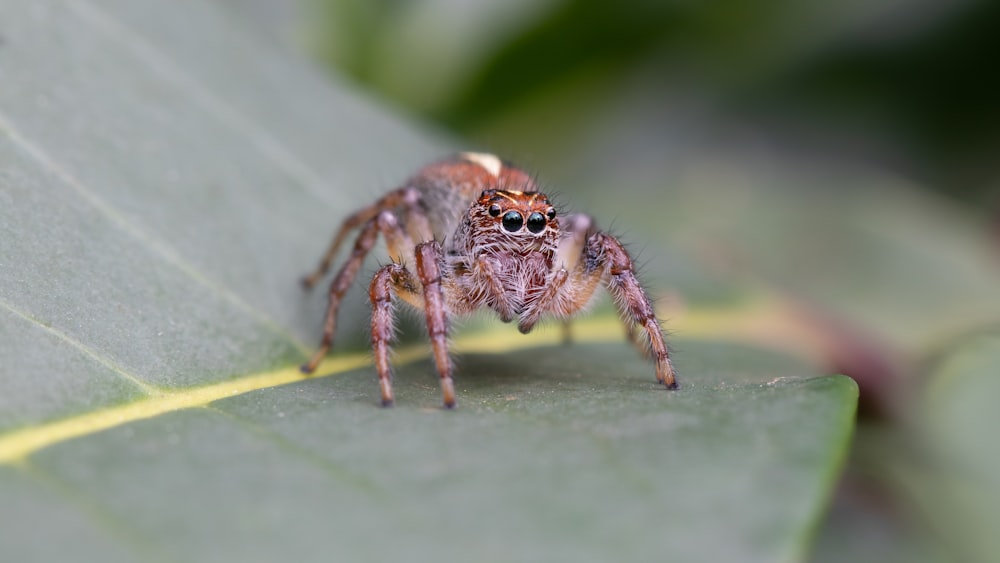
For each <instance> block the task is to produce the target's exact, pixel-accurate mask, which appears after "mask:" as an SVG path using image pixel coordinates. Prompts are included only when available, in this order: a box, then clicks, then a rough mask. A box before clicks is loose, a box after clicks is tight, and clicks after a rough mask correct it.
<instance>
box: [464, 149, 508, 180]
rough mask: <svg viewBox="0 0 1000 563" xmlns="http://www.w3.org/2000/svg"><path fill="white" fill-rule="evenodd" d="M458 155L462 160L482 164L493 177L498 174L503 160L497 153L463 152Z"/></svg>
mask: <svg viewBox="0 0 1000 563" xmlns="http://www.w3.org/2000/svg"><path fill="white" fill-rule="evenodd" d="M458 155H459V156H461V157H462V158H463V159H464V160H467V161H469V162H474V163H476V164H478V165H479V166H482V167H483V168H484V169H485V170H486V171H487V172H489V173H490V174H492V175H493V177H494V178H497V177H499V176H500V169H501V168H503V162H502V161H501V160H500V158H499V157H498V156H497V155H495V154H489V153H485V152H463V153H459V154H458Z"/></svg>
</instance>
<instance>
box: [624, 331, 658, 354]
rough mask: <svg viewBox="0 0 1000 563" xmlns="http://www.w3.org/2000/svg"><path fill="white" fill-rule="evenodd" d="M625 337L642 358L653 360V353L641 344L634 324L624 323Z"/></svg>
mask: <svg viewBox="0 0 1000 563" xmlns="http://www.w3.org/2000/svg"><path fill="white" fill-rule="evenodd" d="M625 337H626V338H628V341H629V342H630V343H631V344H632V346H633V347H635V349H636V351H637V352H639V353H640V354H642V356H643V357H644V358H649V359H653V351H652V350H650V348H649V346H646V343H645V342H643V340H642V335H641V334H639V331H638V330H637V329H636V328H635V324H633V323H625Z"/></svg>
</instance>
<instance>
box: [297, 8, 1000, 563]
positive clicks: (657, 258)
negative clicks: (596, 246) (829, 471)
mask: <svg viewBox="0 0 1000 563" xmlns="http://www.w3.org/2000/svg"><path fill="white" fill-rule="evenodd" d="M312 6H313V7H314V9H315V10H316V11H315V14H317V17H315V18H313V19H312V20H311V26H310V29H311V30H312V33H313V35H312V38H313V40H314V43H313V45H314V46H315V48H316V49H317V52H318V53H319V54H320V55H321V56H322V57H323V58H324V59H325V60H326V61H328V62H330V64H331V66H332V67H333V68H335V69H337V70H338V72H346V73H347V74H348V75H350V76H353V77H354V78H355V79H356V80H358V81H359V82H360V83H363V84H364V85H365V86H366V87H368V88H372V89H373V90H375V91H377V92H379V93H380V94H381V95H383V96H385V97H386V98H388V99H390V100H393V101H394V102H395V103H396V104H398V105H400V106H401V107H404V108H407V109H408V110H410V111H413V112H416V113H418V114H421V115H424V116H425V117H426V119H428V120H431V121H433V122H436V123H440V124H443V125H445V126H447V127H449V128H451V129H452V130H454V131H456V132H458V133H460V134H462V135H464V136H466V137H468V138H471V139H474V140H478V142H479V143H481V144H482V145H483V146H485V147H488V148H489V149H492V150H495V151H497V152H500V153H502V154H504V155H505V156H509V157H510V158H513V159H514V160H515V161H519V162H522V163H525V164H527V165H529V166H531V167H534V168H537V169H539V170H544V171H545V173H544V174H543V175H542V178H541V179H542V182H543V184H549V185H551V186H552V189H553V190H555V191H557V192H561V194H562V195H563V196H564V197H565V199H566V200H567V201H568V202H572V203H573V204H574V205H576V206H579V208H580V209H582V210H586V211H588V212H591V213H594V214H595V215H596V216H597V217H598V219H599V220H600V221H601V222H602V224H604V225H612V226H613V229H614V230H615V231H616V232H619V233H621V234H623V235H624V236H625V238H626V239H627V240H633V241H636V242H639V243H640V244H641V245H642V247H641V248H640V250H641V251H642V255H643V257H644V258H646V262H645V269H646V271H647V273H649V274H650V277H652V278H653V279H654V280H655V281H654V283H655V284H656V286H655V287H656V288H658V289H659V290H660V292H661V294H662V295H663V296H664V297H665V299H664V300H663V303H664V304H666V306H667V307H668V310H671V309H669V307H674V308H675V309H674V310H683V309H684V307H689V306H692V305H697V304H705V303H714V304H719V303H725V302H731V301H732V300H734V299H735V300H739V299H741V298H742V297H740V296H744V297H745V296H746V295H748V294H752V295H758V296H759V295H768V296H771V298H773V299H776V300H777V301H778V302H782V303H784V304H785V306H786V307H788V310H789V311H793V313H792V314H791V315H790V316H789V317H788V318H789V319H791V321H790V324H789V325H787V326H784V328H776V325H775V326H763V325H758V326H757V328H756V330H754V329H753V328H751V329H748V330H747V331H746V332H747V333H748V334H751V335H753V337H754V338H755V339H757V340H758V341H761V342H764V341H769V342H770V343H771V344H772V345H775V346H783V347H784V348H786V349H793V350H797V351H798V353H800V354H804V355H807V356H809V357H811V358H812V359H813V361H815V362H818V364H819V365H821V366H822V367H823V368H824V369H828V370H830V371H840V372H844V373H848V374H849V375H851V376H852V377H854V378H855V379H856V380H858V382H859V383H860V384H861V386H862V406H863V407H864V408H865V410H864V412H865V413H866V414H867V415H868V417H867V418H866V419H864V424H862V426H861V428H860V431H859V435H858V440H857V447H856V449H855V452H854V455H853V456H852V463H851V466H850V468H849V470H848V472H847V474H846V476H845V477H844V479H843V480H842V487H841V489H842V490H841V494H840V495H838V497H837V499H836V502H835V503H834V507H833V509H832V512H831V514H830V517H829V519H828V520H827V524H826V525H825V526H824V527H823V528H822V529H821V531H820V533H819V541H818V542H817V547H816V552H815V554H814V555H815V558H816V559H818V560H826V561H829V560H866V558H867V560H879V561H883V560H900V561H909V560H913V558H914V556H915V555H919V557H921V558H926V560H942V559H944V560H948V559H951V558H954V557H962V558H967V559H969V560H996V559H998V558H1000V552H998V551H997V548H996V546H995V544H992V543H991V542H990V541H989V539H988V538H987V537H985V536H987V535H988V532H987V530H988V529H991V528H996V527H998V526H1000V521H998V520H997V515H996V514H995V512H990V511H989V510H985V511H983V510H981V508H982V506H981V505H980V508H976V506H977V504H976V503H975V502H973V503H969V502H966V501H965V500H962V498H956V499H952V500H953V501H954V502H951V501H948V502H944V499H945V497H951V496H955V497H968V496H969V495H968V493H967V492H962V491H961V490H958V489H961V488H962V487H973V488H974V490H978V488H979V487H982V488H983V490H984V491H985V490H991V488H992V490H996V488H997V479H996V477H995V475H996V473H995V472H994V473H992V477H989V476H986V477H984V476H983V474H982V473H981V472H978V471H975V470H974V469H973V468H970V467H969V466H975V465H976V464H980V463H982V464H984V468H985V469H988V468H989V467H991V466H990V465H989V462H988V458H983V457H977V455H978V454H976V455H973V454H971V453H969V452H975V451H977V450H976V447H975V446H969V447H968V448H966V449H964V450H962V452H965V453H962V452H959V451H954V449H952V448H944V449H942V448H940V447H939V446H940V444H941V442H942V441H951V440H957V439H958V437H959V436H962V435H963V433H965V432H973V429H974V428H975V427H977V425H978V426H979V427H990V426H989V423H988V421H987V419H986V418H983V417H987V416H988V413H986V412H984V411H986V410H988V409H989V407H988V405H986V404H983V403H982V402H979V401H978V400H977V399H975V398H974V397H973V395H974V393H962V392H958V391H957V390H956V391H951V390H949V386H950V385H953V384H955V383H951V382H946V383H932V384H930V385H928V381H938V380H940V379H941V378H940V377H937V376H935V375H933V374H935V373H937V372H938V371H939V369H940V368H939V367H938V365H939V363H940V362H941V358H947V357H950V356H951V355H952V354H956V353H958V352H957V350H964V349H965V348H967V347H968V346H970V344H969V343H970V342H974V341H978V340H977V339H978V337H977V336H976V335H977V334H979V333H981V332H984V331H986V332H988V331H990V330H992V327H995V326H996V325H997V324H998V323H1000V236H998V234H997V233H998V232H1000V219H998V218H1000V160H998V159H997V158H996V155H997V154H1000V105H998V104H997V103H996V100H997V99H1000V75H998V74H997V73H996V72H994V70H993V66H995V64H994V63H993V58H994V55H993V53H995V52H998V51H1000V44H998V41H1000V39H998V38H1000V36H998V35H997V34H996V31H995V30H996V29H997V28H998V26H1000V4H997V3H996V2H990V1H988V0H964V1H959V2H948V3H942V2H933V1H929V0H896V1H892V2H878V3H865V2H846V3H845V2H841V3H815V2H814V3H802V2H780V1H764V0H762V1H757V2H701V3H697V2H695V3H690V2H648V1H642V0H635V1H626V2H618V3H613V4H612V3H598V2H589V1H587V0H563V1H559V0H547V1H536V2H526V1H525V2H482V3H470V2H463V1H461V0H428V1H419V2H362V1H352V0H326V1H317V2H314V3H313V4H312ZM361 12H363V16H362V17H361V19H359V20H354V19H352V14H357V13H361ZM359 22H361V23H359ZM625 187H628V189H624V188H625ZM668 289H669V291H668ZM949 365H950V364H949ZM978 365H979V366H980V367H978V368H977V369H978V370H979V371H978V372H977V373H980V374H983V373H989V374H992V376H993V377H994V378H995V377H997V376H1000V366H998V365H997V364H995V363H991V362H990V361H988V360H986V359H984V360H982V362H981V363H980V364H978ZM989 380H990V379H989V377H988V376H985V375H981V376H979V379H978V380H977V381H979V382H980V383H978V385H986V382H987V381H989ZM969 385H972V384H971V383H970V384H969ZM937 396H942V397H943V396H947V397H948V399H947V400H944V399H941V400H942V401H943V402H938V399H937V398H936V397H937ZM981 396H982V395H981ZM925 397H929V398H928V399H927V400H925ZM927 401H930V402H931V404H934V405H938V406H937V407H935V408H929V407H928V406H927V405H928V403H927ZM944 404H947V408H945V407H943V406H941V405H944ZM977 417H978V418H977ZM972 420H977V421H979V422H977V423H974V422H972ZM932 421H933V423H932ZM932 428H937V429H952V430H951V432H952V434H949V437H948V438H946V439H945V438H942V434H941V432H942V431H941V430H935V431H931V429H932ZM959 428H961V430H958V429H959ZM969 439H970V440H972V441H973V443H975V444H978V445H979V447H980V448H985V449H991V450H993V451H995V450H996V448H995V447H993V448H991V447H990V446H989V445H988V444H986V443H985V442H977V441H975V439H974V438H969ZM969 472H973V473H975V474H976V475H978V477H976V479H978V481H974V482H975V483H977V485H970V484H969V483H970V481H968V480H967V479H966V476H968V475H970V473H969ZM984 473H986V474H989V471H985V472H984ZM969 479H971V477H969ZM942 483H952V484H955V483H958V484H957V485H954V486H952V485H948V486H947V487H945V490H946V492H937V493H935V495H934V497H933V498H935V499H940V500H942V502H941V503H938V502H937V501H936V500H935V501H932V500H929V497H928V491H939V487H938V485H939V484H942ZM956 487H957V489H956ZM984 498H992V497H989V496H986V497H984ZM984 522H985V523H986V524H985V526H983V525H982V524H983V523H984ZM966 523H968V524H969V525H968V526H966V525H965V524H966Z"/></svg>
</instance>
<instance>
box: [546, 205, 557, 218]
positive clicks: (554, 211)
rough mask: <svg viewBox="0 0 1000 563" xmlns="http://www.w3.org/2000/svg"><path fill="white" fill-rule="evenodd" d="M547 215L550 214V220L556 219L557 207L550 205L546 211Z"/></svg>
mask: <svg viewBox="0 0 1000 563" xmlns="http://www.w3.org/2000/svg"><path fill="white" fill-rule="evenodd" d="M546 215H548V217H549V221H551V220H553V219H555V218H556V208H555V207H550V208H549V211H548V212H547V213H546Z"/></svg>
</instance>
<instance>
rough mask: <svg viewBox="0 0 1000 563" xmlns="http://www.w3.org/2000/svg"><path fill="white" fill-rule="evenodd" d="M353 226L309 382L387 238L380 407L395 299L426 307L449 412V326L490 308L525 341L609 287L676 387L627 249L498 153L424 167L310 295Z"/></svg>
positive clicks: (386, 400)
mask: <svg viewBox="0 0 1000 563" xmlns="http://www.w3.org/2000/svg"><path fill="white" fill-rule="evenodd" d="M355 228H360V229H361V232H360V234H359V235H358V237H357V240H356V241H355V243H354V249H353V250H352V252H351V256H350V258H348V260H347V262H346V263H345V264H344V265H343V267H341V269H340V271H339V272H338V273H337V275H336V277H334V279H333V283H331V285H330V302H329V306H328V307H327V312H326V323H325V326H324V331H323V340H322V343H321V344H320V348H319V350H318V351H317V352H316V353H315V354H314V355H313V357H312V359H311V360H310V361H309V363H307V364H305V365H303V366H302V371H304V372H306V373H311V372H312V371H313V370H315V369H316V366H317V365H319V362H320V361H322V359H323V357H324V356H325V355H326V353H327V352H328V351H329V350H330V347H331V345H332V342H333V333H334V330H335V328H336V320H337V311H338V309H339V307H340V302H341V299H342V298H343V296H344V293H346V292H347V289H348V288H349V287H350V285H351V283H352V282H353V281H354V278H355V277H356V276H357V273H358V269H359V268H360V267H361V262H362V261H363V260H364V257H365V255H367V254H368V252H369V251H370V250H371V248H372V246H373V245H374V244H375V241H376V239H377V237H378V234H379V233H382V235H383V237H384V238H385V241H386V245H387V247H388V250H389V254H390V255H391V256H392V259H393V263H391V264H389V265H387V266H383V267H382V268H381V269H380V270H379V271H378V272H377V273H376V274H375V277H374V278H373V279H372V282H371V285H370V286H369V290H368V292H369V297H370V298H371V302H372V321H371V325H372V328H371V330H372V347H373V348H374V352H375V367H376V369H377V371H378V377H379V383H380V385H381V389H382V404H383V405H387V406H388V405H391V404H392V402H393V394H392V381H391V373H390V366H389V343H390V341H391V339H392V336H393V321H394V314H393V297H394V296H397V297H399V298H401V299H403V300H404V301H406V302H407V303H409V304H410V305H413V306H414V307H417V308H418V309H423V311H424V315H425V318H426V321H427V328H428V332H429V333H430V338H431V344H432V346H433V349H434V361H435V363H436V365H437V369H438V374H439V375H440V377H441V391H442V393H443V395H444V404H445V406H446V407H449V408H450V407H453V406H455V391H454V386H453V384H452V378H451V372H452V366H451V360H450V358H449V356H448V345H447V333H448V318H449V317H450V316H452V315H462V314H466V313H470V312H472V311H474V310H476V309H479V308H481V307H487V308H490V309H492V310H494V311H496V313H497V314H498V315H499V316H500V318H501V319H502V320H503V321H504V322H510V321H513V320H514V319H517V323H518V329H520V330H521V332H525V333H527V332H529V331H531V329H532V328H533V327H534V326H535V324H536V323H537V322H538V321H539V320H540V319H541V318H542V317H543V316H551V317H555V318H559V319H563V320H566V319H568V318H569V317H571V316H572V315H574V314H575V313H577V312H579V311H581V310H582V309H584V308H585V307H586V305H587V304H588V303H589V302H590V301H591V298H592V297H593V295H594V292H595V290H596V289H597V286H598V285H600V284H602V283H603V284H604V285H605V286H606V287H607V288H608V291H609V292H610V293H611V294H612V296H613V297H614V299H615V303H616V304H617V305H618V308H619V310H620V311H621V313H622V316H623V318H624V319H625V321H626V324H627V325H628V327H629V331H628V334H629V336H630V337H632V338H633V341H636V342H637V340H635V339H636V337H637V331H636V330H635V329H636V328H639V329H641V333H644V334H645V336H646V340H647V343H648V348H647V349H646V351H647V352H648V354H649V355H650V356H652V358H653V360H654V361H655V362H656V379H657V381H659V382H660V383H663V384H665V385H666V386H667V387H668V388H670V389H676V388H677V380H676V378H675V376H674V370H673V367H672V366H671V363H670V357H669V354H668V352H667V347H666V344H665V343H664V340H663V331H662V329H661V328H660V323H659V321H657V319H656V316H655V313H654V311H653V307H652V305H651V304H650V302H649V299H648V298H647V296H646V294H645V292H644V291H643V290H642V287H641V286H640V285H639V282H638V280H637V279H636V277H635V273H634V271H633V266H632V259H631V258H630V257H629V255H628V253H627V252H626V251H625V249H624V248H623V247H622V245H621V243H620V242H618V240H617V239H615V238H614V237H612V236H611V235H608V234H606V233H603V232H601V231H598V230H596V229H595V228H594V226H593V221H592V220H591V219H590V217H588V216H586V215H570V216H568V217H562V216H560V215H559V213H558V212H557V210H556V208H555V207H554V206H553V205H552V202H550V201H549V199H548V198H547V197H546V196H545V195H543V194H542V193H540V192H539V191H538V190H537V186H536V184H535V181H534V180H533V179H532V178H531V177H530V176H528V175H527V174H526V173H525V172H524V171H522V170H520V169H518V168H515V167H514V166H511V165H510V164H508V163H505V162H503V161H501V160H500V159H499V158H497V157H495V156H493V155H489V154H480V153H461V154H459V155H457V156H455V157H454V158H451V159H448V160H444V161H441V162H437V163H434V164H431V165H429V166H426V167H424V168H423V169H422V170H421V171H420V172H418V173H417V175H415V176H413V177H412V178H410V179H409V181H407V182H406V184H405V185H404V187H402V188H399V189H397V190H394V191H392V192H390V193H389V194H387V195H385V196H384V197H382V198H381V199H380V200H378V201H376V202H375V203H374V204H373V205H371V206H369V207H365V208H363V209H361V210H359V211H357V212H356V213H354V214H352V215H350V216H349V217H348V218H347V219H345V220H344V222H343V224H342V225H341V227H340V229H339V230H338V231H337V234H336V236H335V237H334V239H333V243H332V244H331V245H330V248H329V249H328V250H327V252H326V255H325V256H324V257H323V260H322V261H321V262H320V265H319V268H317V270H316V271H315V272H313V273H312V274H311V275H309V276H308V277H306V278H305V279H304V280H303V283H304V284H305V285H306V287H312V286H313V285H314V284H315V283H316V282H317V281H318V280H319V278H320V277H322V276H323V275H324V274H325V273H326V272H327V271H328V270H329V268H330V263H331V261H332V260H333V257H334V255H335V254H336V253H337V250H338V249H339V248H340V245H341V243H342V242H343V240H344V238H345V237H346V236H347V234H348V233H350V232H351V231H352V230H353V229H355ZM442 241H444V242H442ZM411 267H412V268H414V269H415V272H413V271H411V270H410V268H411Z"/></svg>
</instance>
